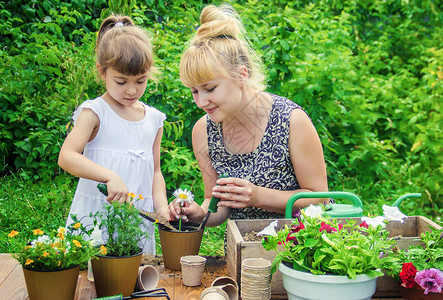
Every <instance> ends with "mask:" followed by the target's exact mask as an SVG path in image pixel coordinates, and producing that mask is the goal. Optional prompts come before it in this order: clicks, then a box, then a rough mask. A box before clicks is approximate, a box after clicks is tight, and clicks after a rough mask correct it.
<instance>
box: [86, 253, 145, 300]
mask: <svg viewBox="0 0 443 300" xmlns="http://www.w3.org/2000/svg"><path fill="white" fill-rule="evenodd" d="M141 259H142V253H141V251H140V253H138V254H136V255H132V256H102V255H98V256H97V259H92V260H91V263H92V272H93V274H94V282H95V290H96V291H97V297H106V296H113V295H118V294H122V295H123V296H125V297H126V296H130V295H131V294H132V293H133V292H134V289H135V283H136V281H137V276H138V269H139V267H140V263H141Z"/></svg>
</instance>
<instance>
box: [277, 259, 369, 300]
mask: <svg viewBox="0 0 443 300" xmlns="http://www.w3.org/2000/svg"><path fill="white" fill-rule="evenodd" d="M278 268H279V270H280V272H281V273H282V277H283V287H284V288H285V289H286V291H287V293H288V299H289V300H307V299H309V300H321V299H328V300H371V299H372V295H373V294H374V293H375V286H376V284H377V278H371V277H369V276H366V275H357V277H356V278H355V279H349V278H348V277H347V276H339V275H314V274H311V273H307V272H301V271H297V270H294V269H293V268H292V267H288V266H287V265H285V263H283V262H282V263H280V265H279V267H278Z"/></svg>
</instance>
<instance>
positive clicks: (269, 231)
mask: <svg viewBox="0 0 443 300" xmlns="http://www.w3.org/2000/svg"><path fill="white" fill-rule="evenodd" d="M277 225H278V220H275V221H272V222H271V224H269V225H268V226H266V227H265V228H264V229H263V230H262V231H260V232H259V233H257V235H272V236H277V235H278V234H277V232H276V231H275V227H277Z"/></svg>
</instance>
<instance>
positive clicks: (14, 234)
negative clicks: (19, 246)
mask: <svg viewBox="0 0 443 300" xmlns="http://www.w3.org/2000/svg"><path fill="white" fill-rule="evenodd" d="M18 233H19V232H18V231H17V230H12V231H11V232H10V233H9V234H8V237H10V238H13V237H15V236H16V235H18Z"/></svg>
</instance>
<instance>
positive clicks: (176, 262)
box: [158, 221, 203, 270]
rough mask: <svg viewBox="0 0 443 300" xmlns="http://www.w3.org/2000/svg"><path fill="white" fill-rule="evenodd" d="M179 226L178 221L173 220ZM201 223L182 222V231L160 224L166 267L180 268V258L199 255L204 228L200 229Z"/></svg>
mask: <svg viewBox="0 0 443 300" xmlns="http://www.w3.org/2000/svg"><path fill="white" fill-rule="evenodd" d="M171 224H172V226H174V227H175V228H178V222H177V221H174V222H171ZM199 225H200V224H199V223H195V222H186V223H184V222H183V223H182V231H171V230H170V229H168V228H166V227H165V226H163V225H159V226H158V232H159V235H160V244H161V247H162V253H163V262H164V265H165V268H168V269H171V270H180V269H181V264H180V258H181V257H182V256H186V255H198V251H199V250H200V244H201V241H202V237H203V229H198V226H199Z"/></svg>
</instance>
